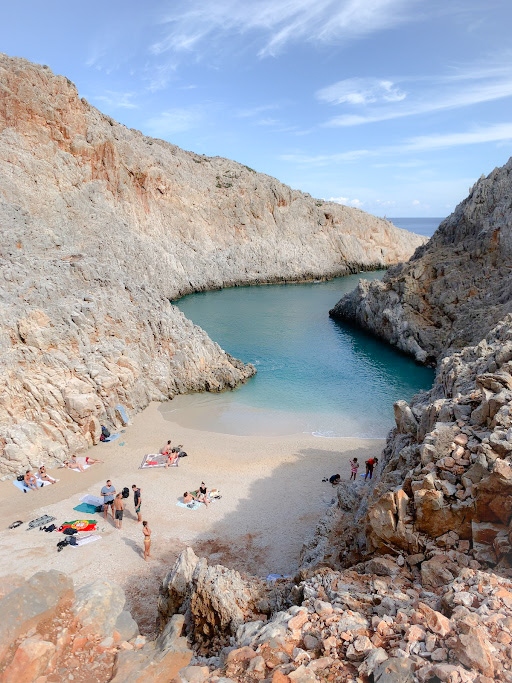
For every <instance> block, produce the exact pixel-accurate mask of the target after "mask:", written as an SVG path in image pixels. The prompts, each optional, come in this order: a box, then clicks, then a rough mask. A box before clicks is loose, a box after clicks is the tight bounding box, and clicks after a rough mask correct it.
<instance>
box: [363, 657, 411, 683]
mask: <svg viewBox="0 0 512 683" xmlns="http://www.w3.org/2000/svg"><path fill="white" fill-rule="evenodd" d="M413 672H414V663H413V662H412V660H410V659H397V658H396V657H390V658H389V659H387V660H386V661H384V662H382V664H379V666H378V667H377V668H376V669H375V671H374V672H373V680H374V681H375V683H414V674H413Z"/></svg>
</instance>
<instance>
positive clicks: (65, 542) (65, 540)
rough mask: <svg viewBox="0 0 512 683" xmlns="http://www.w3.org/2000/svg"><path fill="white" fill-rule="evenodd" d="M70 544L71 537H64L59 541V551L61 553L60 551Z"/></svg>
mask: <svg viewBox="0 0 512 683" xmlns="http://www.w3.org/2000/svg"><path fill="white" fill-rule="evenodd" d="M68 544H69V538H63V539H62V541H59V542H58V543H57V552H58V553H60V551H61V550H62V549H63V548H65V547H66V546H67V545H68Z"/></svg>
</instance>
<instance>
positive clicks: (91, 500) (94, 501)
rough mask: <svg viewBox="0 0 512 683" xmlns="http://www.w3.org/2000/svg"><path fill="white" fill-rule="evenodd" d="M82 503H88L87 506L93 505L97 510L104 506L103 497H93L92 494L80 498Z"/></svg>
mask: <svg viewBox="0 0 512 683" xmlns="http://www.w3.org/2000/svg"><path fill="white" fill-rule="evenodd" d="M80 502H81V503H86V504H87V505H92V506H94V507H95V508H96V507H99V506H100V505H103V498H102V497H101V496H91V495H90V494H87V495H85V496H82V497H81V498H80Z"/></svg>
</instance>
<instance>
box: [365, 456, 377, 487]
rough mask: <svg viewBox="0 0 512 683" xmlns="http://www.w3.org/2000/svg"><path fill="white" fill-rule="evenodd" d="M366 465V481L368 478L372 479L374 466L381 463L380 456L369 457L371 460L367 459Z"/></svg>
mask: <svg viewBox="0 0 512 683" xmlns="http://www.w3.org/2000/svg"><path fill="white" fill-rule="evenodd" d="M364 464H365V465H366V472H365V475H364V480H365V481H366V480H367V479H371V478H372V476H373V468H374V467H375V465H378V464H379V459H378V458H369V460H366V462H365V463H364Z"/></svg>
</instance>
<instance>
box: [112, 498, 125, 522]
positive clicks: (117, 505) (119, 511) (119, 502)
mask: <svg viewBox="0 0 512 683" xmlns="http://www.w3.org/2000/svg"><path fill="white" fill-rule="evenodd" d="M123 514H124V502H123V494H122V493H118V494H117V495H116V497H115V498H114V517H115V523H116V529H121V527H122V525H123Z"/></svg>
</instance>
